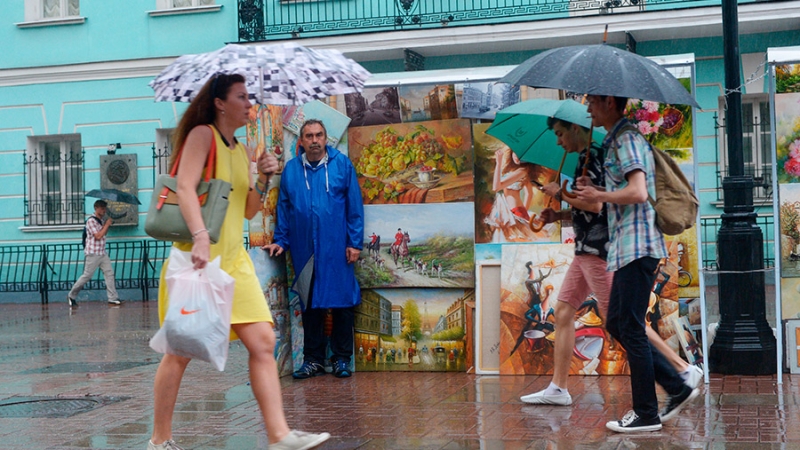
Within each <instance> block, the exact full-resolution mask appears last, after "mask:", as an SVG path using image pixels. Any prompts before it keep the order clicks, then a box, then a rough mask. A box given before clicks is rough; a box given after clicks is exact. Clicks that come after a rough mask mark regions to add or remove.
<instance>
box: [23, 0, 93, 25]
mask: <svg viewBox="0 0 800 450" xmlns="http://www.w3.org/2000/svg"><path fill="white" fill-rule="evenodd" d="M80 15H81V8H80V0H25V21H26V22H35V21H38V20H46V21H52V20H58V19H68V18H73V17H79V16H80Z"/></svg>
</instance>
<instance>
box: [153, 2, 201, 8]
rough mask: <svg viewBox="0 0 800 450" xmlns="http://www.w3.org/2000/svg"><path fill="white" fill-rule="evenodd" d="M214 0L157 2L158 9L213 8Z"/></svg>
mask: <svg viewBox="0 0 800 450" xmlns="http://www.w3.org/2000/svg"><path fill="white" fill-rule="evenodd" d="M213 5H214V0H157V2H156V8H158V9H174V8H197V7H200V6H213Z"/></svg>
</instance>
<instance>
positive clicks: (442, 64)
mask: <svg viewBox="0 0 800 450" xmlns="http://www.w3.org/2000/svg"><path fill="white" fill-rule="evenodd" d="M216 4H217V5H219V6H220V8H219V9H218V10H213V11H211V12H204V13H193V14H180V15H166V16H153V15H151V14H149V13H148V12H149V11H153V10H155V8H156V0H127V1H124V2H122V1H83V2H81V15H82V16H83V17H85V19H86V20H85V22H84V23H82V24H75V25H51V26H43V27H33V28H21V27H18V26H16V25H14V24H17V23H20V22H23V21H24V0H8V5H6V8H5V11H6V15H5V17H4V18H3V19H2V21H3V22H5V23H4V25H5V26H2V27H0V42H4V43H8V45H5V46H4V51H3V52H2V53H0V245H2V244H16V243H21V242H25V241H36V242H57V241H74V240H76V239H78V238H79V236H80V226H72V227H64V228H63V229H60V230H54V231H36V232H30V231H23V230H22V229H21V228H22V227H23V224H24V186H23V184H24V183H23V181H24V179H25V177H24V171H25V166H24V164H23V160H24V154H25V150H26V146H27V138H28V137H29V136H34V135H36V136H39V135H47V134H61V133H80V134H81V140H82V145H83V147H84V150H85V161H86V162H85V168H86V175H85V182H84V186H85V188H86V189H87V190H89V189H92V188H94V187H99V178H100V176H99V157H100V156H101V155H103V154H105V151H106V147H107V146H108V144H109V143H117V142H119V143H121V145H122V149H121V151H119V152H118V153H135V154H136V155H137V159H138V163H139V167H138V180H139V198H140V199H141V200H142V203H143V205H141V206H140V207H139V214H140V220H139V226H138V227H113V228H112V231H111V236H112V237H141V236H144V232H143V229H142V227H143V222H144V220H143V215H144V212H145V211H146V210H147V206H148V203H149V197H150V194H151V190H152V181H153V158H152V147H153V145H154V142H155V140H156V130H157V129H159V128H171V127H173V126H175V124H176V122H177V119H178V117H179V116H180V114H181V113H182V111H183V110H184V108H185V105H182V104H170V103H155V102H153V100H152V98H153V92H152V90H151V89H150V88H149V87H148V86H147V83H148V82H149V81H150V80H151V79H152V76H153V75H155V74H153V75H147V76H137V77H133V78H113V79H98V80H86V81H59V82H52V83H39V84H27V85H25V84H18V85H3V84H2V81H3V78H2V74H3V72H6V73H8V72H9V71H11V70H13V69H23V68H36V67H47V69H46V71H47V72H51V73H53V74H58V73H59V72H60V71H62V69H63V68H62V67H59V66H64V65H70V66H69V67H70V68H74V67H75V66H74V65H75V64H88V63H98V64H99V66H98V70H100V71H101V72H102V70H104V68H105V69H108V70H111V69H112V68H113V67H114V64H115V63H123V62H137V61H139V60H146V59H148V58H173V57H176V56H179V55H182V54H186V53H199V52H206V51H210V50H214V49H217V48H219V47H221V46H222V45H224V44H225V43H228V42H235V41H236V40H237V36H238V28H237V20H238V15H237V2H236V1H235V0H217V1H216ZM576 20H577V18H576ZM364 39H367V40H368V39H370V35H369V34H366V35H364ZM298 42H299V43H301V44H302V43H303V40H302V39H300V40H298ZM797 42H800V30H793V31H783V32H774V33H763V34H753V35H742V36H741V37H740V48H741V53H742V54H747V53H764V52H766V50H767V48H768V47H780V46H788V45H796V44H797ZM637 52H638V53H640V54H642V55H645V56H656V55H668V54H682V53H694V55H695V59H696V73H695V77H696V86H697V92H696V95H697V100H698V102H699V103H700V105H701V107H702V109H700V110H697V111H696V117H695V128H696V134H697V147H698V152H697V155H698V162H699V164H700V167H699V179H700V190H701V194H700V197H701V215H703V216H719V214H721V212H722V210H721V209H720V208H718V207H716V206H715V205H713V204H712V201H715V200H716V198H717V193H716V180H717V173H716V172H717V170H718V168H717V164H716V161H717V159H718V158H717V154H716V153H717V144H716V141H715V138H714V136H715V129H714V120H713V117H714V114H715V113H717V109H718V97H719V96H720V95H721V94H722V85H723V83H724V81H723V80H724V76H723V60H722V39H721V37H709V38H694V39H682V40H680V39H678V40H662V41H644V42H639V43H638V46H637ZM535 53H537V52H536V51H498V52H495V53H491V54H472V55H449V56H441V57H428V58H427V59H426V61H425V68H426V69H431V70H432V69H452V68H469V67H480V66H501V65H513V64H517V63H519V62H522V61H523V60H525V59H526V58H528V57H530V56H532V55H534V54H535ZM363 65H364V66H365V67H366V68H367V69H369V70H371V71H372V72H374V73H384V72H401V71H402V70H403V67H404V64H403V61H402V60H400V59H390V60H378V61H365V62H363ZM100 75H103V74H102V73H101V74H100ZM747 75H749V74H743V79H744V78H745V77H746V76H747ZM107 76H113V75H107ZM762 87H763V85H762ZM745 92H746V91H745ZM85 209H86V212H87V213H88V212H90V211H91V200H87V201H86V208H85ZM759 212H762V213H770V212H771V207H762V208H760V209H759ZM31 228H32V227H31Z"/></svg>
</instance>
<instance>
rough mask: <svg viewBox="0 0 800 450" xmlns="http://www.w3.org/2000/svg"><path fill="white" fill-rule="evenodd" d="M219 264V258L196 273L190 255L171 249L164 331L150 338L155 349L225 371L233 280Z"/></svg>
mask: <svg viewBox="0 0 800 450" xmlns="http://www.w3.org/2000/svg"><path fill="white" fill-rule="evenodd" d="M219 261H220V259H219V257H217V258H215V259H214V260H213V261H211V262H209V263H208V264H207V265H206V267H205V268H204V269H201V270H195V269H194V267H193V264H192V254H191V253H189V252H183V251H180V250H177V249H175V248H173V249H172V250H171V252H170V255H169V263H168V265H167V275H166V280H167V292H168V293H169V308H168V309H167V315H166V316H165V317H164V323H163V324H162V325H161V329H159V330H158V332H156V334H155V336H153V338H152V339H150V347H151V348H152V349H153V350H155V351H157V352H159V353H169V354H172V355H178V356H183V357H185V358H192V359H199V360H202V361H207V362H210V363H211V364H212V365H213V366H214V367H215V368H216V369H217V370H219V371H222V370H224V369H225V361H226V360H227V359H228V343H229V339H230V328H231V309H232V308H233V286H234V279H233V277H231V276H230V275H228V274H227V273H225V271H223V270H222V269H220V267H219Z"/></svg>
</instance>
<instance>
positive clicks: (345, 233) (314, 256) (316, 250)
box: [264, 119, 364, 379]
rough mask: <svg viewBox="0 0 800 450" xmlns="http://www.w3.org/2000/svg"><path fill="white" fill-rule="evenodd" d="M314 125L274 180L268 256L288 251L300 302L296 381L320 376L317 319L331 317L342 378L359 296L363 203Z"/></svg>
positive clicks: (349, 168) (340, 158) (344, 164)
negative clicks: (299, 354) (275, 212)
mask: <svg viewBox="0 0 800 450" xmlns="http://www.w3.org/2000/svg"><path fill="white" fill-rule="evenodd" d="M327 139H328V136H327V131H326V130H325V126H324V125H323V124H322V122H321V121H319V120H316V119H310V120H307V121H306V122H305V123H304V124H303V126H302V127H301V128H300V147H299V151H298V153H299V154H298V155H297V157H296V158H294V159H292V160H290V161H289V162H288V163H287V164H286V167H285V168H284V170H283V174H282V176H281V185H280V195H279V196H278V217H277V224H276V227H275V234H274V239H273V243H272V244H270V245H267V246H265V247H264V249H266V250H268V251H269V254H270V256H277V255H280V254H281V253H283V252H284V251H291V257H292V264H293V265H294V269H295V273H296V276H295V283H294V285H293V286H292V289H293V290H294V291H295V292H297V294H298V295H299V297H300V300H301V303H302V304H303V306H304V308H303V330H304V336H305V337H304V342H303V344H304V348H303V366H302V367H300V369H299V370H297V371H296V372H294V373H293V374H292V376H293V377H294V378H296V379H305V378H311V377H314V376H317V375H324V374H325V369H324V364H323V363H324V361H325V350H326V346H327V342H326V340H325V334H324V330H323V327H324V321H325V315H326V313H327V310H328V308H330V309H331V311H332V313H333V330H332V333H331V351H332V352H333V357H332V358H331V362H332V364H333V374H334V375H335V376H336V377H338V378H344V377H349V376H350V375H351V372H350V359H351V357H352V355H353V323H354V316H355V313H354V309H355V306H356V305H358V304H359V303H360V302H361V290H360V288H359V286H358V281H356V276H355V264H354V263H355V262H356V261H358V257H359V255H360V254H361V248H362V246H363V242H364V204H363V200H362V199H361V189H360V187H359V185H358V180H357V179H356V171H355V168H354V167H353V164H352V163H351V162H350V160H349V159H348V158H347V156H345V155H343V154H342V153H340V152H339V151H338V150H336V149H335V148H333V147H331V146H328V145H327Z"/></svg>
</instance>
